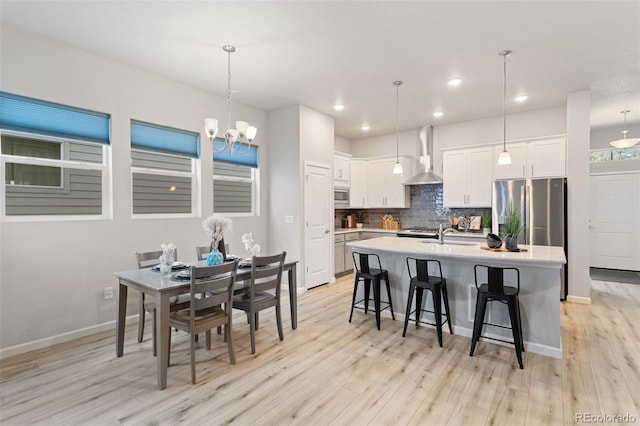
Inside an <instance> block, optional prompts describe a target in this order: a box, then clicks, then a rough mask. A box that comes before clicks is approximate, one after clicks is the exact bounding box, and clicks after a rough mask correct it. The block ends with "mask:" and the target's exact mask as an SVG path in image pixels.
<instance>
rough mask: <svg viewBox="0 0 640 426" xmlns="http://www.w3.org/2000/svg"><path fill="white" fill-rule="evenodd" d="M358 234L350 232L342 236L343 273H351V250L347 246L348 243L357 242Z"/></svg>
mask: <svg viewBox="0 0 640 426" xmlns="http://www.w3.org/2000/svg"><path fill="white" fill-rule="evenodd" d="M359 237H360V236H359V235H358V232H351V233H349V234H345V235H344V271H345V272H349V271H353V255H352V253H353V249H352V248H351V247H350V246H348V245H347V243H348V242H350V241H357V240H358V239H359Z"/></svg>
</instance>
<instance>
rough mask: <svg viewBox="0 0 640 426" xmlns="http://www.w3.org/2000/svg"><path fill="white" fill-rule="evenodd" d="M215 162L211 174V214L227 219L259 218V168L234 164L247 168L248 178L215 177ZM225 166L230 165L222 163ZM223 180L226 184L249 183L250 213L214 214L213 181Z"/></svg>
mask: <svg viewBox="0 0 640 426" xmlns="http://www.w3.org/2000/svg"><path fill="white" fill-rule="evenodd" d="M215 163H216V161H215V160H214V161H212V165H213V173H212V195H213V198H212V200H211V202H212V204H213V212H214V213H216V214H223V215H225V216H228V217H254V216H256V217H258V216H260V207H259V206H260V199H259V198H260V195H259V194H260V191H259V190H258V188H259V176H260V173H259V171H260V168H259V167H251V166H247V165H246V164H235V165H236V166H241V167H248V168H249V169H250V170H251V177H250V178H243V177H235V176H225V175H217V174H216V166H215ZM223 163H226V164H231V163H229V162H223ZM216 180H223V181H227V182H247V183H251V212H216V206H215V181H216Z"/></svg>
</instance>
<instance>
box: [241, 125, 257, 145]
mask: <svg viewBox="0 0 640 426" xmlns="http://www.w3.org/2000/svg"><path fill="white" fill-rule="evenodd" d="M257 133H258V129H257V128H256V127H254V126H249V127H247V132H246V133H245V134H244V135H245V136H246V137H247V140H248V141H249V142H252V141H253V140H254V139H255V138H256V134H257Z"/></svg>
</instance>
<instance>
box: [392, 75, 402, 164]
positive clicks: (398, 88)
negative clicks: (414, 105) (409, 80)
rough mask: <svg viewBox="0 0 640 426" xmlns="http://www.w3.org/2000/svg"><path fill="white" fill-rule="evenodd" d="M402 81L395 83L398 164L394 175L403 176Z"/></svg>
mask: <svg viewBox="0 0 640 426" xmlns="http://www.w3.org/2000/svg"><path fill="white" fill-rule="evenodd" d="M401 84H402V82H401V81H394V82H393V85H394V86H396V164H394V165H393V174H394V175H401V174H402V164H400V153H399V149H400V148H399V147H400V85H401Z"/></svg>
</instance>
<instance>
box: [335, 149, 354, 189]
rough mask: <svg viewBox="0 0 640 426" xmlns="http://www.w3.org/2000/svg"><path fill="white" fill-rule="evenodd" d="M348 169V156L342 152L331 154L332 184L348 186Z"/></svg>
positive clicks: (339, 186) (342, 186) (341, 186)
mask: <svg viewBox="0 0 640 426" xmlns="http://www.w3.org/2000/svg"><path fill="white" fill-rule="evenodd" d="M350 171H351V170H350V166H349V156H348V155H346V154H342V153H335V154H334V156H333V186H334V187H338V188H349V184H350V179H349V175H350Z"/></svg>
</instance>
